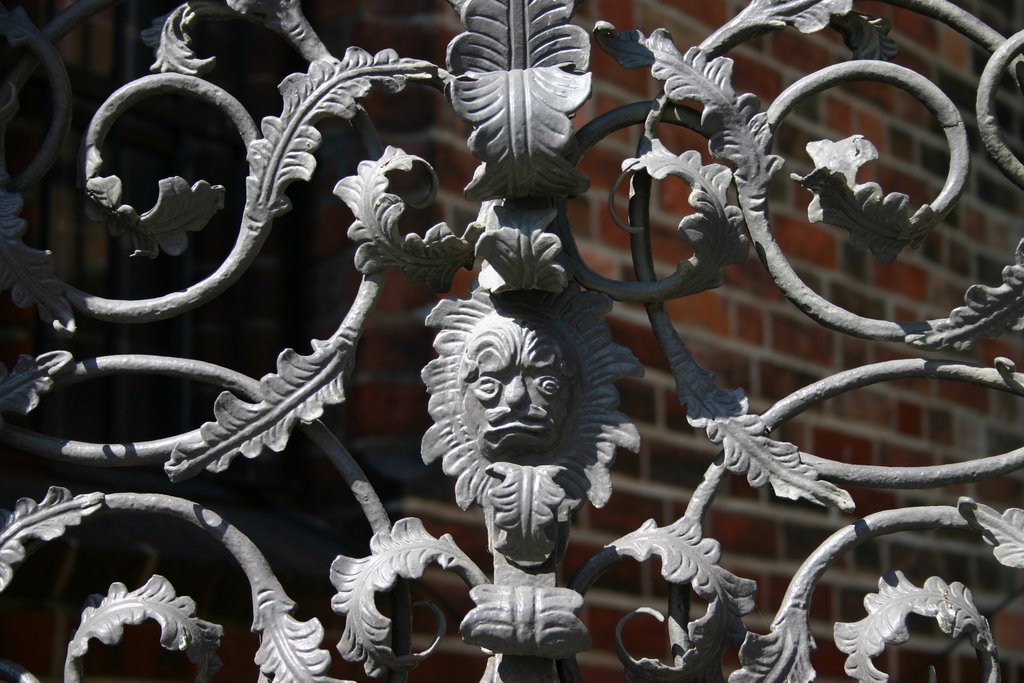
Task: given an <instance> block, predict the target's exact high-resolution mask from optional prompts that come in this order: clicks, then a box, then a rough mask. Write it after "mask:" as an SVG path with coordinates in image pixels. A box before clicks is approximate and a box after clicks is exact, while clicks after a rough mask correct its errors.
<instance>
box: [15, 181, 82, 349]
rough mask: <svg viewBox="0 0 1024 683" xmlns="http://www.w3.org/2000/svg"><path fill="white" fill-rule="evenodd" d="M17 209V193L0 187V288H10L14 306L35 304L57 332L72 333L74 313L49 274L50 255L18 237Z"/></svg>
mask: <svg viewBox="0 0 1024 683" xmlns="http://www.w3.org/2000/svg"><path fill="white" fill-rule="evenodd" d="M21 208H22V199H21V195H20V194H17V193H14V192H9V191H8V190H7V189H5V188H3V187H0V289H6V290H10V293H11V300H12V301H13V302H14V305H15V306H18V307H20V308H28V307H29V306H36V307H37V308H38V310H39V317H40V318H42V319H43V320H44V321H46V322H48V323H50V324H51V325H52V326H53V329H54V330H55V331H57V332H58V333H66V334H71V333H74V331H75V316H74V313H73V312H72V310H71V304H70V303H68V300H67V297H66V296H65V295H64V283H63V282H61V281H60V280H59V279H58V278H57V277H56V276H55V275H54V274H53V266H54V264H53V255H52V254H51V253H50V251H49V250H46V251H40V250H38V249H33V248H32V247H30V246H28V245H27V244H25V242H24V241H23V239H22V238H23V237H24V236H25V231H26V230H28V223H27V222H26V221H25V220H24V219H23V218H21Z"/></svg>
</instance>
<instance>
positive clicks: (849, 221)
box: [792, 135, 939, 263]
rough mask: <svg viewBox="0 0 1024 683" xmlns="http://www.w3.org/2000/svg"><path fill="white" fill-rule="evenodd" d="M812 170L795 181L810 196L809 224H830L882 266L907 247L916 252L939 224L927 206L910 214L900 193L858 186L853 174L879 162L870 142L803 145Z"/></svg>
mask: <svg viewBox="0 0 1024 683" xmlns="http://www.w3.org/2000/svg"><path fill="white" fill-rule="evenodd" d="M807 152H808V153H809V154H810V155H811V159H812V160H813V161H814V170H813V171H811V172H810V173H808V174H807V175H805V176H799V175H796V174H794V175H793V176H792V178H793V180H795V181H797V182H798V183H800V184H801V185H803V186H804V187H806V188H807V189H808V190H810V191H811V192H813V193H814V199H813V200H811V203H810V205H809V206H808V207H807V218H808V220H810V221H811V222H812V223H829V224H831V225H837V226H839V227H841V228H846V229H847V230H849V231H850V243H851V244H852V245H853V246H854V247H857V248H858V249H870V250H871V253H872V254H874V256H875V258H877V259H878V260H879V261H881V262H882V263H892V262H893V261H894V260H896V256H897V255H898V254H899V252H900V251H901V250H902V249H903V248H904V247H906V246H908V245H909V246H912V247H917V246H919V245H920V244H921V241H922V240H924V238H925V237H927V235H928V233H929V232H930V231H931V229H932V228H933V227H935V225H936V224H937V223H938V221H939V217H938V216H936V215H935V212H934V211H932V209H931V207H930V206H928V205H927V204H926V205H924V206H922V207H921V208H920V209H918V210H917V212H915V213H914V214H913V215H911V213H910V198H909V197H907V195H905V194H903V193H900V192H893V193H890V194H884V192H883V191H882V188H881V186H880V185H878V183H857V171H858V169H860V167H861V166H862V165H864V164H865V163H866V162H868V161H871V160H874V159H877V158H878V151H877V150H876V149H875V146H874V145H872V144H871V142H870V141H869V140H867V139H866V138H865V137H863V136H861V135H854V136H851V137H849V138H846V139H845V140H840V141H839V142H832V141H831V140H817V141H815V142H811V143H809V144H808V145H807Z"/></svg>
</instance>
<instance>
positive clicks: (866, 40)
mask: <svg viewBox="0 0 1024 683" xmlns="http://www.w3.org/2000/svg"><path fill="white" fill-rule="evenodd" d="M831 26H832V28H834V29H835V30H836V31H838V32H839V34H840V35H842V36H843V42H844V43H846V47H848V48H850V52H852V53H853V58H854V59H881V60H884V61H887V62H889V61H892V60H893V59H895V58H896V55H898V54H899V51H900V50H899V48H898V47H897V46H896V42H895V41H894V40H893V39H892V38H890V37H889V32H890V31H891V30H892V23H891V22H890V21H889V20H888V19H883V18H881V17H873V16H870V15H867V14H861V13H860V12H850V13H849V14H843V15H839V16H833V17H832V22H831Z"/></svg>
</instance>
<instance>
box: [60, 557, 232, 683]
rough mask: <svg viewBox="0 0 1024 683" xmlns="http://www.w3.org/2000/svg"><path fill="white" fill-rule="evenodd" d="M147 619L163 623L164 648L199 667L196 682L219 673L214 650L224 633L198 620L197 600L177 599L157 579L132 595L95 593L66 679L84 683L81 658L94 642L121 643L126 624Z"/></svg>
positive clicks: (119, 587) (71, 650)
mask: <svg viewBox="0 0 1024 683" xmlns="http://www.w3.org/2000/svg"><path fill="white" fill-rule="evenodd" d="M147 619H152V620H154V621H156V622H157V623H158V624H159V625H160V645H161V646H162V647H163V648H164V649H165V650H170V651H171V652H175V651H183V652H185V654H186V655H187V656H188V658H189V661H191V662H192V663H193V664H195V665H196V666H197V668H198V671H197V675H196V680H198V681H206V680H207V679H208V678H209V677H210V676H212V675H213V674H214V673H216V672H217V670H218V669H220V665H221V662H220V660H219V659H218V658H217V655H216V652H217V648H218V647H219V646H220V638H221V635H222V634H223V629H222V628H221V627H220V626H218V625H217V624H211V623H210V622H207V621H203V620H202V619H199V618H198V617H196V603H195V601H194V600H192V598H190V597H188V596H184V595H181V596H179V595H177V594H176V593H175V591H174V587H173V586H172V585H171V583H170V582H169V581H168V580H167V579H165V578H164V577H162V576H159V575H155V576H153V577H151V578H150V579H149V581H147V582H146V584H145V585H144V586H142V587H141V588H138V589H137V590H133V591H129V590H128V588H127V587H126V586H125V585H124V584H123V583H114V584H112V585H111V586H110V590H109V592H108V593H107V595H106V596H102V595H93V596H91V597H90V598H89V599H88V600H87V601H86V607H85V609H84V610H83V612H82V621H81V624H80V625H79V627H78V629H77V630H76V631H75V633H74V635H73V636H72V638H71V643H70V644H69V645H68V652H67V659H66V661H65V664H64V680H65V681H67V682H69V683H78V682H79V681H81V680H83V670H82V669H83V662H82V658H83V657H84V656H85V654H86V653H87V652H88V650H89V641H90V640H92V639H96V640H98V641H100V642H101V643H103V644H104V645H117V644H118V643H120V642H121V639H122V638H123V637H124V627H125V626H130V625H137V624H141V623H142V622H143V621H145V620H147Z"/></svg>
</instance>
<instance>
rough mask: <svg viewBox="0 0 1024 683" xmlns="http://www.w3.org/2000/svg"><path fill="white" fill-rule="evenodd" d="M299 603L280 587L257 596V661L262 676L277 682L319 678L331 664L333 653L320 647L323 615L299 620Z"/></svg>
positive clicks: (255, 622)
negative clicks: (297, 610)
mask: <svg viewBox="0 0 1024 683" xmlns="http://www.w3.org/2000/svg"><path fill="white" fill-rule="evenodd" d="M294 611H295V603H294V602H292V601H291V599H290V598H288V596H287V595H285V594H284V593H283V592H281V591H279V590H273V589H267V590H263V591H260V593H259V595H257V596H256V616H255V618H254V619H253V630H254V631H256V632H258V633H259V634H260V647H259V649H258V650H257V651H256V657H255V660H254V661H255V662H256V666H258V667H259V668H260V673H261V674H262V677H261V678H265V679H267V680H272V681H275V682H276V683H307V682H309V681H314V680H317V679H318V678H319V677H320V676H322V675H323V674H325V673H326V672H327V669H328V668H329V667H330V665H331V653H330V652H328V651H327V650H322V649H321V648H320V643H321V642H322V641H323V639H324V627H323V626H322V625H321V624H320V620H319V619H310V620H309V621H299V620H298V619H296V618H295V617H294V616H292V612H294Z"/></svg>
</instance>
